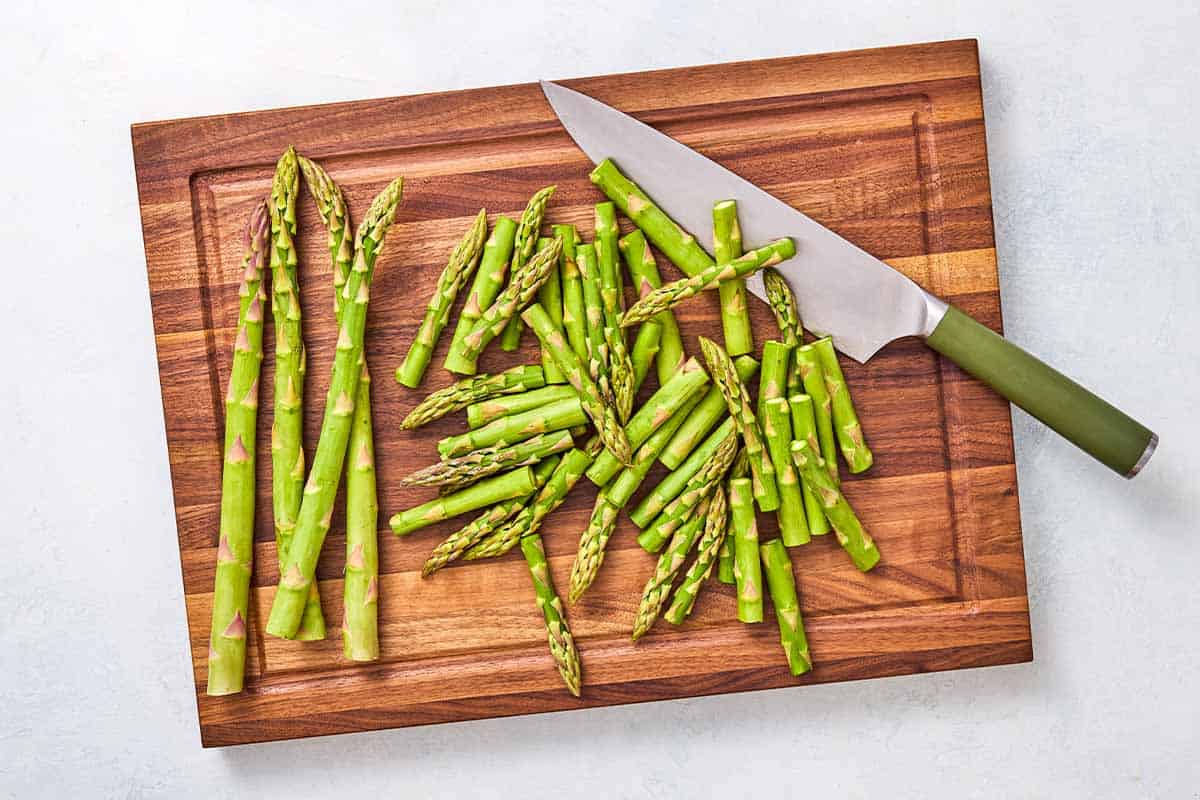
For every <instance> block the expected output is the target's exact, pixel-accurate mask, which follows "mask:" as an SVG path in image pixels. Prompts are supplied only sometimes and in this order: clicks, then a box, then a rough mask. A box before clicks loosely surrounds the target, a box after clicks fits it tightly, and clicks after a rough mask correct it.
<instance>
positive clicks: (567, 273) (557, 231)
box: [554, 225, 588, 362]
mask: <svg viewBox="0 0 1200 800" xmlns="http://www.w3.org/2000/svg"><path fill="white" fill-rule="evenodd" d="M554 237H555V238H556V239H558V240H559V241H561V242H562V252H561V253H560V254H559V257H558V270H559V278H560V280H561V282H562V300H563V329H564V330H565V331H566V334H567V342H569V343H570V345H571V349H572V350H574V351H575V355H576V356H578V357H579V360H580V361H584V362H586V361H587V336H588V332H587V314H586V312H585V311H584V310H583V309H584V305H583V277H582V276H581V275H580V274H579V265H578V264H576V263H575V246H576V244H577V243H578V241H579V235H578V234H577V233H576V232H575V226H574V225H555V226H554Z"/></svg>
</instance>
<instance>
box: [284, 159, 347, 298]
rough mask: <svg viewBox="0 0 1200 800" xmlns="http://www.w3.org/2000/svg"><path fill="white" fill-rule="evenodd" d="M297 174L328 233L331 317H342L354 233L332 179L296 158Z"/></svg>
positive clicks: (342, 200) (325, 173) (342, 198)
mask: <svg viewBox="0 0 1200 800" xmlns="http://www.w3.org/2000/svg"><path fill="white" fill-rule="evenodd" d="M296 160H297V161H298V162H299V165H300V174H301V175H303V176H304V185H305V186H307V187H308V192H309V194H311V195H312V196H313V200H314V201H315V202H316V205H317V213H318V214H320V215H321V221H322V222H324V223H325V229H326V231H328V233H329V260H330V263H331V264H332V265H333V310H334V315H335V317H338V318H340V317H341V314H342V291H343V290H344V289H345V287H346V281H347V279H349V277H350V264H351V262H352V261H353V260H354V231H352V230H351V228H350V212H349V211H347V210H346V197H345V195H344V194H343V193H342V189H341V187H340V186H338V185H337V184H336V183H335V182H334V180H333V178H330V177H329V173H327V172H326V171H325V170H324V168H322V167H321V165H320V164H318V163H317V162H315V161H311V160H309V159H307V158H305V157H304V156H301V155H297V156H296Z"/></svg>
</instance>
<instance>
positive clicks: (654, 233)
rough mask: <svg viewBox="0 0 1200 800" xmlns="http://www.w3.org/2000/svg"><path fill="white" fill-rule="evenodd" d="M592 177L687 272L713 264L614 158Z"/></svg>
mask: <svg viewBox="0 0 1200 800" xmlns="http://www.w3.org/2000/svg"><path fill="white" fill-rule="evenodd" d="M590 178H591V181H592V183H594V184H595V185H596V187H597V188H599V189H600V191H602V192H604V194H605V196H607V197H608V199H609V200H612V201H613V202H614V203H616V205H617V208H619V209H621V213H623V214H624V215H625V216H627V217H629V218H630V219H631V220H633V224H634V225H637V226H638V228H640V229H641V231H642V232H643V233H644V234H645V235H646V238H647V239H649V240H650V242H651V243H652V244H653V245H654V246H655V247H657V248H658V249H659V250H661V251H662V254H663V255H665V256H666V257H667V258H668V259H669V260H670V261H671V263H672V264H674V265H675V266H677V267H679V268H680V269H681V270H683V272H684V274H685V275H695V274H697V273H698V272H703V271H704V270H705V269H707V268H709V267H711V266H712V265H713V260H712V258H711V257H710V256H709V255H708V253H706V252H704V248H703V247H701V246H700V245H699V244H697V243H696V237H695V236H692V235H691V234H690V233H688V232H687V231H685V230H684V229H683V228H681V227H679V225H678V224H676V222H675V221H674V220H673V219H671V218H670V217H668V216H667V215H666V214H665V213H663V211H662V209H660V208H659V207H658V206H656V205H655V204H654V201H652V200H651V199H650V198H649V197H647V196H646V193H645V192H643V191H642V190H641V189H640V188H639V187H638V185H637V184H635V183H634V182H633V181H631V180H629V179H628V178H626V177H625V176H624V175H622V174H621V171H620V170H619V169H617V165H616V164H614V163H613V162H612V159H605V160H604V161H602V162H600V163H599V164H598V165H597V166H596V168H595V169H593V170H592V173H591V175H590Z"/></svg>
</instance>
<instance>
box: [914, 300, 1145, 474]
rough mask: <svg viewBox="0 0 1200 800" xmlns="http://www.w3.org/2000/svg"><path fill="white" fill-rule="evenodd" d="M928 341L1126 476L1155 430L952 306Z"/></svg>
mask: <svg viewBox="0 0 1200 800" xmlns="http://www.w3.org/2000/svg"><path fill="white" fill-rule="evenodd" d="M926 341H927V342H928V343H929V346H930V347H932V348H933V349H934V350H937V351H938V352H939V353H941V354H942V355H944V356H946V357H947V358H949V359H950V360H951V361H953V362H954V363H955V364H958V365H959V366H960V367H962V368H963V369H964V370H966V371H967V372H969V373H971V374H972V375H974V376H975V377H976V378H979V379H980V380H981V381H983V382H984V383H986V384H987V385H988V386H991V387H992V388H993V389H995V390H996V391H997V392H999V393H1000V394H1002V395H1003V396H1004V397H1006V398H1008V400H1010V401H1011V402H1013V403H1015V404H1016V405H1018V406H1020V407H1021V408H1023V409H1025V410H1026V411H1028V412H1029V413H1030V414H1032V415H1033V416H1035V417H1037V418H1038V419H1040V420H1041V421H1042V422H1044V423H1046V424H1047V425H1049V426H1050V427H1051V428H1053V429H1054V430H1056V431H1058V432H1059V433H1060V434H1062V435H1063V436H1065V437H1066V438H1067V439H1068V440H1070V441H1072V442H1074V443H1075V444H1076V445H1078V446H1079V447H1080V448H1081V449H1082V450H1083V451H1084V452H1086V453H1089V454H1091V455H1092V456H1093V457H1095V458H1096V459H1097V460H1099V461H1100V462H1102V463H1104V464H1107V465H1108V466H1109V467H1111V468H1112V469H1114V470H1116V471H1117V472H1119V473H1120V474H1122V475H1124V476H1125V477H1126V478H1132V477H1133V476H1134V475H1136V474H1137V473H1138V471H1140V470H1141V468H1142V467H1144V466H1145V465H1146V462H1147V461H1148V460H1149V459H1150V456H1151V454H1153V452H1154V448H1155V446H1156V445H1157V444H1158V436H1157V435H1155V434H1154V432H1153V431H1151V430H1150V429H1149V428H1147V427H1146V426H1145V425H1142V424H1141V423H1140V422H1138V421H1137V420H1135V419H1132V418H1131V417H1129V416H1127V415H1126V414H1125V413H1124V412H1123V411H1121V410H1120V409H1118V408H1115V407H1114V406H1112V405H1109V404H1108V403H1106V402H1105V401H1104V400H1101V399H1100V398H1099V397H1097V396H1096V395H1094V394H1092V393H1091V392H1089V391H1088V390H1087V389H1085V388H1083V387H1082V386H1080V385H1079V384H1078V383H1076V382H1075V381H1073V380H1071V379H1070V378H1068V377H1067V376H1066V375H1063V374H1062V373H1060V372H1058V371H1056V370H1054V369H1052V368H1051V367H1049V366H1047V365H1046V364H1044V363H1043V362H1041V361H1039V360H1038V359H1036V358H1034V357H1033V356H1031V355H1030V354H1029V353H1026V352H1025V351H1024V350H1022V349H1021V348H1019V347H1017V346H1016V345H1015V344H1013V343H1011V342H1009V341H1008V340H1007V339H1005V338H1004V337H1003V336H999V335H997V334H996V333H994V332H993V331H992V330H990V329H989V328H987V327H985V326H983V325H981V324H979V323H978V322H976V321H975V320H973V319H971V318H970V317H969V316H967V315H966V314H964V313H963V312H961V311H959V310H958V309H957V308H955V307H954V306H950V307H949V309H948V310H947V311H946V315H945V316H944V317H942V320H941V322H939V323H938V325H937V327H936V328H934V330H933V333H931V334H930V335H929V337H928V338H927V339H926Z"/></svg>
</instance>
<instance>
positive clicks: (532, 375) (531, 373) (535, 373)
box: [400, 366, 546, 430]
mask: <svg viewBox="0 0 1200 800" xmlns="http://www.w3.org/2000/svg"><path fill="white" fill-rule="evenodd" d="M545 383H546V379H545V376H544V375H543V373H542V368H541V367H532V366H522V367H513V368H512V369H509V370H505V371H504V372H499V373H497V374H495V375H473V376H471V377H469V378H463V379H462V380H461V381H458V382H457V383H452V384H450V385H449V386H447V387H446V388H445V389H439V390H437V391H436V392H434V393H433V394H431V395H429V396H428V397H426V398H425V399H424V400H422V401H421V403H420V404H419V405H418V406H417V407H416V408H414V409H413V410H412V411H410V412H408V416H407V417H405V418H404V421H403V422H401V423H400V429H401V430H412V429H413V428H419V427H421V426H422V425H427V424H429V423H430V422H433V421H434V420H435V419H441V418H442V417H444V416H446V415H447V414H451V413H453V412H455V411H458V410H459V409H461V408H466V407H467V406H469V405H471V404H472V403H479V402H482V401H484V400H487V399H489V398H491V397H496V396H497V395H503V394H514V393H516V392H525V391H528V390H530V389H537V388H540V387H541V386H544V385H545Z"/></svg>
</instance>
